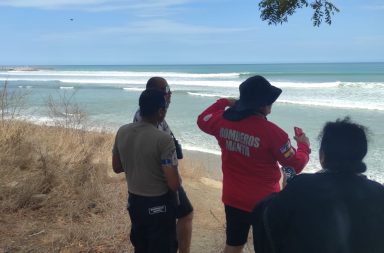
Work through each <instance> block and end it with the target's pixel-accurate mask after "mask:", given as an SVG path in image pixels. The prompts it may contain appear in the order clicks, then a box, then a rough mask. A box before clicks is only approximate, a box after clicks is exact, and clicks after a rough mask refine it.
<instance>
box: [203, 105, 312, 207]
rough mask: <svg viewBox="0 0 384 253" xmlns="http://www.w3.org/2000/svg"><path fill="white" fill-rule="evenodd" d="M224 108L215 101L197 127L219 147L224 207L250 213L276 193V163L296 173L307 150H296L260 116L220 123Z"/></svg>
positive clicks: (304, 147) (300, 146) (300, 147)
mask: <svg viewBox="0 0 384 253" xmlns="http://www.w3.org/2000/svg"><path fill="white" fill-rule="evenodd" d="M228 105H229V102H228V100H227V99H219V100H217V102H216V103H214V104H213V105H211V106H210V107H208V108H207V109H206V110H205V111H204V112H202V113H201V114H200V115H199V117H198V119H197V125H198V126H199V127H200V129H201V130H202V131H204V132H206V133H208V134H210V135H213V136H215V137H216V139H217V141H218V143H219V145H220V148H221V154H222V155H221V160H222V171H223V195H222V200H223V202H224V204H225V205H229V206H232V207H235V208H238V209H241V210H244V211H251V210H252V209H253V208H254V207H255V205H256V204H257V203H258V202H259V201H260V200H262V199H263V198H264V197H266V196H268V195H269V194H271V193H272V192H277V191H280V185H279V180H280V177H281V173H280V169H279V165H278V163H280V164H281V165H282V166H290V167H292V168H294V169H295V171H296V173H299V172H301V171H302V170H303V168H304V167H305V165H306V164H307V162H308V160H309V153H310V149H309V147H308V145H307V144H305V143H299V144H298V149H297V150H296V149H295V148H294V147H292V146H291V142H290V140H289V137H288V134H287V133H285V132H284V131H283V130H282V129H281V128H279V127H278V126H276V125H275V124H273V123H272V122H270V121H268V120H267V119H266V118H265V117H264V116H262V115H252V116H249V117H247V118H245V119H243V120H240V121H229V120H226V119H224V118H223V112H224V110H225V108H226V107H227V106H228Z"/></svg>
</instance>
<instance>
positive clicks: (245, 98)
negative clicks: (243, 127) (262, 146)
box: [224, 76, 282, 121]
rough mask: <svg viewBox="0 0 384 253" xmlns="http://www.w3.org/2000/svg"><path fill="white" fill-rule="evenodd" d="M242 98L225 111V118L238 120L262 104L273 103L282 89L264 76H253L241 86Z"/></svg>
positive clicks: (250, 113)
mask: <svg viewBox="0 0 384 253" xmlns="http://www.w3.org/2000/svg"><path fill="white" fill-rule="evenodd" d="M239 91H240V99H239V100H237V101H236V103H235V104H234V105H233V106H232V107H231V108H228V109H227V110H226V111H225V112H224V118H225V119H228V120H231V121H237V120H241V119H244V118H246V117H248V116H250V115H252V114H254V112H255V111H256V110H258V109H259V108H260V107H262V106H267V105H271V104H273V103H274V102H275V101H276V99H277V98H278V97H279V96H280V94H281V92H282V90H281V89H280V88H277V87H275V86H273V85H271V84H270V83H269V82H268V81H267V79H265V78H264V77H262V76H253V77H250V78H248V79H247V80H245V81H244V82H242V83H241V84H240V86H239Z"/></svg>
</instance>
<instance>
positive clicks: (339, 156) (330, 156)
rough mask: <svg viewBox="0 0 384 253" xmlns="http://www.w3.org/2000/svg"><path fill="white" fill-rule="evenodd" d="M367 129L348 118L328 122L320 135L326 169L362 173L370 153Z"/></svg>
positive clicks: (320, 153) (322, 161) (322, 157)
mask: <svg viewBox="0 0 384 253" xmlns="http://www.w3.org/2000/svg"><path fill="white" fill-rule="evenodd" d="M366 131H367V130H366V127H364V126H362V125H359V124H356V123H353V122H351V120H350V119H349V117H346V118H344V119H338V120H336V121H335V122H327V123H326V124H325V126H324V128H323V130H322V132H321V133H320V135H319V138H320V139H321V143H320V151H319V155H320V163H321V166H322V167H323V168H324V169H327V170H332V171H339V172H345V173H362V172H365V171H366V169H367V167H366V165H365V163H364V162H363V159H364V157H365V155H366V154H367V151H368V141H367V136H366Z"/></svg>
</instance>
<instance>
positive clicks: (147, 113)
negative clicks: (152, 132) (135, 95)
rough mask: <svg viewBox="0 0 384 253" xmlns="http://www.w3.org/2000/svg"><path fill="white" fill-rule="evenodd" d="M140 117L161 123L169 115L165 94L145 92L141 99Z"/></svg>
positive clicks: (150, 90) (151, 90)
mask: <svg viewBox="0 0 384 253" xmlns="http://www.w3.org/2000/svg"><path fill="white" fill-rule="evenodd" d="M139 106H140V115H141V117H143V119H144V120H145V119H146V120H149V121H151V122H161V121H163V120H164V117H165V114H166V113H167V109H166V106H167V102H166V101H165V98H164V93H163V92H161V91H158V90H153V89H149V90H144V91H143V92H142V93H141V95H140V98H139Z"/></svg>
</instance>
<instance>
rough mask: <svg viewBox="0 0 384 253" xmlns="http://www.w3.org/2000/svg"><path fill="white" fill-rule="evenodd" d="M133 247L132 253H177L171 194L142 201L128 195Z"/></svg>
mask: <svg viewBox="0 0 384 253" xmlns="http://www.w3.org/2000/svg"><path fill="white" fill-rule="evenodd" d="M128 212H129V216H130V218H131V235H130V239H131V242H132V245H133V246H134V247H135V253H159V252H167V253H176V252H177V237H176V202H175V196H174V195H173V194H171V193H169V194H165V195H163V196H159V197H143V196H138V195H135V194H132V193H129V197H128Z"/></svg>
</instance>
